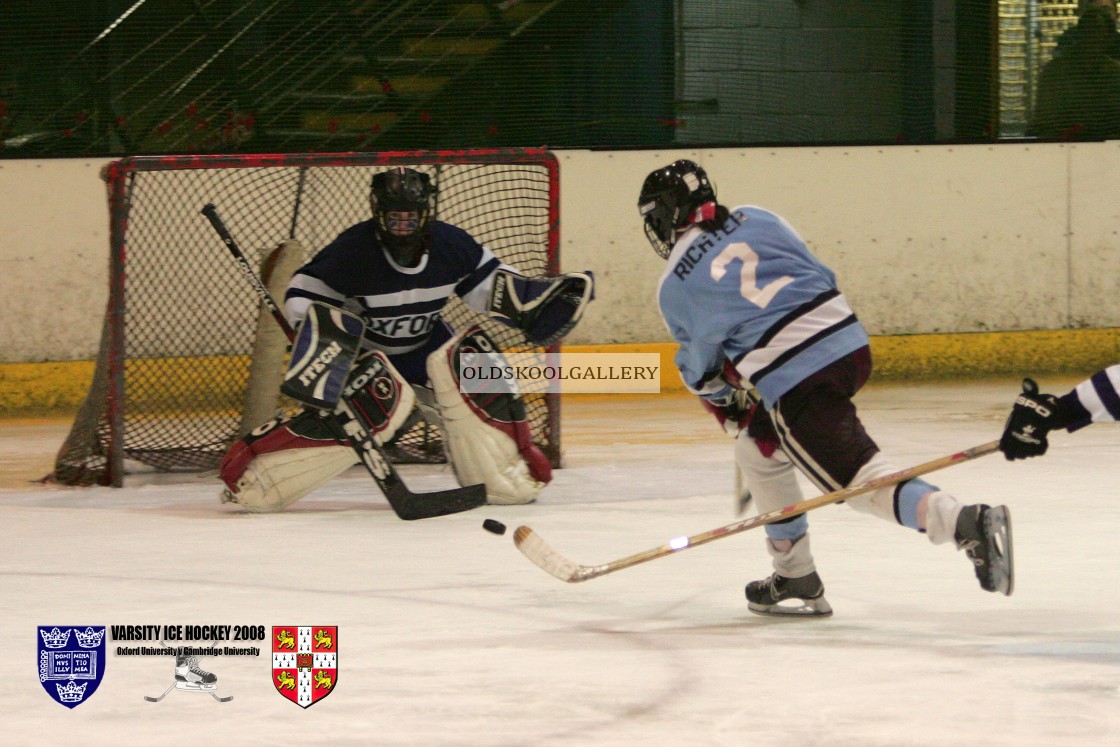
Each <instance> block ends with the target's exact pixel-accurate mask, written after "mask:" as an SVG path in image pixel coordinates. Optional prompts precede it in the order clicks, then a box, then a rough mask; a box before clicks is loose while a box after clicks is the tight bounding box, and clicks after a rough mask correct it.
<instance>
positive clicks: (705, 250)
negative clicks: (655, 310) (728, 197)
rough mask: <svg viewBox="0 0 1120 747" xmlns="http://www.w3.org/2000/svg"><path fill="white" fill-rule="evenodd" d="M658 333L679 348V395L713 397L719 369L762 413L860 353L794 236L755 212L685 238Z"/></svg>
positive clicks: (856, 334) (673, 259)
mask: <svg viewBox="0 0 1120 747" xmlns="http://www.w3.org/2000/svg"><path fill="white" fill-rule="evenodd" d="M658 303H659V306H660V308H661V315H662V317H663V318H664V319H665V324H666V325H667V326H668V328H669V332H670V333H672V335H673V338H674V339H675V340H676V341H677V342H678V343H679V344H680V349H679V350H678V351H677V356H676V364H677V368H678V369H680V373H681V378H682V379H683V380H684V383H685V385H686V386H688V388H689V389H690V390H691V391H692V392H694V393H696V394H700V395H701V396H714V395H719V394H720V393H721V390H723V389H726V385H725V384H724V383H723V382H722V380H721V379H719V378H717V376H718V374H719V373H720V371H721V370H722V368H723V364H724V360H725V359H727V360H730V361H731V362H732V363H734V365H735V368H736V370H737V371H738V372H739V374H740V375H741V376H742V379H743V384H744V386H746V385H747V382H749V383H750V386H753V387H754V388H755V389H757V390H758V392H759V394H761V395H762V398H763V402H764V403H765V405H766V408H767V409H771V408H772V407H773V406H774V403H775V402H776V401H777V400H778V398H779V397H781V396H782V395H783V394H785V393H786V392H787V391H789V390H790V389H791V388H793V387H794V386H795V385H797V384H798V383H800V382H801V381H804V380H805V379H806V378H807V377H809V376H811V375H812V374H814V373H816V372H817V371H819V370H821V369H822V368H824V367H825V366H827V365H828V364H830V363H832V362H834V361H836V360H839V359H840V358H842V357H844V356H845V355H848V354H849V353H851V352H853V351H855V350H858V349H859V348H861V347H863V346H864V345H867V344H868V337H867V332H866V331H865V330H864V329H863V326H862V325H861V324H860V323H859V321H858V320H857V319H856V316H855V314H854V313H852V310H851V308H850V307H849V306H848V303H847V301H846V300H845V299H844V296H843V295H842V294H841V293H840V291H839V289H838V288H837V287H836V278H835V276H834V275H833V273H832V271H831V270H829V269H828V268H827V267H825V266H824V265H823V264H821V262H820V261H819V260H817V259H816V258H815V257H814V256H813V255H812V254H811V253H810V252H809V249H808V247H806V245H805V242H804V241H803V240H802V239H801V237H800V236H798V234H797V232H796V231H794V230H793V228H792V227H791V226H790V225H789V224H788V223H786V221H784V220H783V219H782V218H780V217H779V216H777V215H775V214H774V213H771V212H769V211H767V210H763V209H762V208H758V207H753V206H741V207H737V208H734V209H733V210H731V217H730V218H729V219H728V221H727V222H726V223H725V224H724V225H723V227H722V228H721V229H719V230H717V231H713V232H710V233H706V232H704V231H702V230H701V229H700V228H699V227H693V228H692V229H690V230H689V231H687V232H685V233H684V234H683V235H682V236H681V237H680V239H678V241H677V243H676V244H675V245H674V247H673V251H672V253H671V254H670V255H669V259H668V262H667V264H666V267H665V273H664V275H662V278H661V282H660V285H659V287H658Z"/></svg>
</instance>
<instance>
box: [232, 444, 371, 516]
mask: <svg viewBox="0 0 1120 747" xmlns="http://www.w3.org/2000/svg"><path fill="white" fill-rule="evenodd" d="M357 463H358V457H357V455H356V454H355V453H354V450H353V449H351V448H350V447H349V446H341V445H339V446H320V447H317V448H314V449H291V450H289V451H277V452H273V453H270V454H261V455H259V456H257V457H256V458H255V459H254V460H253V461H252V462H250V463H249V464H248V466H247V467H246V468H245V471H244V472H243V473H242V475H241V477H240V479H238V480H237V492H236V493H233V498H232V500H231V501H230V502H232V503H236V504H237V505H239V506H241V507H242V508H244V509H245V510H246V511H252V512H254V513H270V512H274V511H283V510H284V509H285V508H287V507H288V506H290V505H292V504H293V503H295V502H296V501H298V500H299V499H300V498H303V497H304V496H305V495H307V494H308V493H310V492H311V491H313V490H315V489H316V488H318V487H319V486H321V485H323V484H325V483H326V482H327V481H329V480H331V479H332V478H334V477H337V476H338V475H340V474H342V473H343V472H345V471H346V470H347V469H349V468H350V467H352V466H354V465H355V464H357Z"/></svg>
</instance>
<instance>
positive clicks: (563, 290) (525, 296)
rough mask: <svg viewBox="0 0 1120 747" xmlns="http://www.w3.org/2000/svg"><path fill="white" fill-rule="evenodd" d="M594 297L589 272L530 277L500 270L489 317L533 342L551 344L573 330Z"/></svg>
mask: <svg viewBox="0 0 1120 747" xmlns="http://www.w3.org/2000/svg"><path fill="white" fill-rule="evenodd" d="M594 299H595V279H594V277H593V276H592V275H591V273H590V272H569V273H566V274H564V275H557V276H556V277H551V278H528V277H525V276H523V275H520V274H518V273H516V272H513V271H512V270H507V269H498V270H496V271H495V272H494V284H493V286H492V287H491V289H490V303H489V309H490V316H492V317H494V318H495V319H500V320H502V321H503V322H505V323H506V324H509V325H510V326H512V327H517V328H518V329H520V330H522V331H523V332H525V336H526V337H528V338H529V340H530V341H531V342H532V343H533V344H535V345H539V346H541V347H548V346H550V345H553V344H555V343H557V342H559V341H560V340H562V339H564V337H565V336H566V335H567V334H568V333H569V332H571V331H572V328H573V327H575V326H576V324H578V323H579V320H580V318H581V317H582V316H583V310H584V308H586V306H587V304H588V303H590V302H591V301H593V300H594Z"/></svg>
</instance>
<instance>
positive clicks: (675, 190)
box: [638, 159, 727, 258]
mask: <svg viewBox="0 0 1120 747" xmlns="http://www.w3.org/2000/svg"><path fill="white" fill-rule="evenodd" d="M638 212H640V213H641V215H642V221H643V223H644V224H645V230H646V238H647V239H649V243H650V244H651V245H652V246H653V250H654V251H655V252H657V253H658V255H660V256H661V257H662V258H666V257H668V256H669V253H670V252H672V251H673V244H675V243H676V241H677V237H678V236H679V235H680V233H681V232H682V231H684V230H685V229H686V228H688V227H689V226H691V225H693V224H696V223H700V224H704V225H705V227H706V228H707V227H712V226H714V225H716V224H715V223H714V221H716V220H718V222H719V223H723V220H726V218H727V215H726V209H725V208H722V207H721V206H720V205H719V203H718V202H717V201H716V193H715V190H714V189H712V183H711V182H710V181H709V180H708V175H707V173H705V171H704V169H702V168H701V167H700V166H699V164H696V163H694V162H692V161H689V160H687V159H681V160H679V161H673V162H672V163H671V164H669V165H668V166H663V167H661V168H659V169H657V170H656V171H654V172H652V173H651V174H650V175H649V176H647V177H646V180H645V182H644V183H643V184H642V192H641V195H640V196H639V197H638ZM721 215H722V218H723V220H719V217H720V216H721Z"/></svg>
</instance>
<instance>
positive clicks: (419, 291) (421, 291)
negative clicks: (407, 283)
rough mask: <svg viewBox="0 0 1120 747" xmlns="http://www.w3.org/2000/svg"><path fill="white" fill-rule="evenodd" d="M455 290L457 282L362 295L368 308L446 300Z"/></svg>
mask: <svg viewBox="0 0 1120 747" xmlns="http://www.w3.org/2000/svg"><path fill="white" fill-rule="evenodd" d="M454 292H455V283H450V284H448V285H437V286H436V287H434V288H413V289H411V290H406V291H400V292H399V293H384V294H381V295H377V296H360V298H361V299H362V302H363V303H364V304H365V306H366V308H369V309H377V308H384V307H386V306H404V305H405V304H410V303H423V302H424V301H445V300H447V298H448V297H449V296H450V295H451V294H452V293H454Z"/></svg>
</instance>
